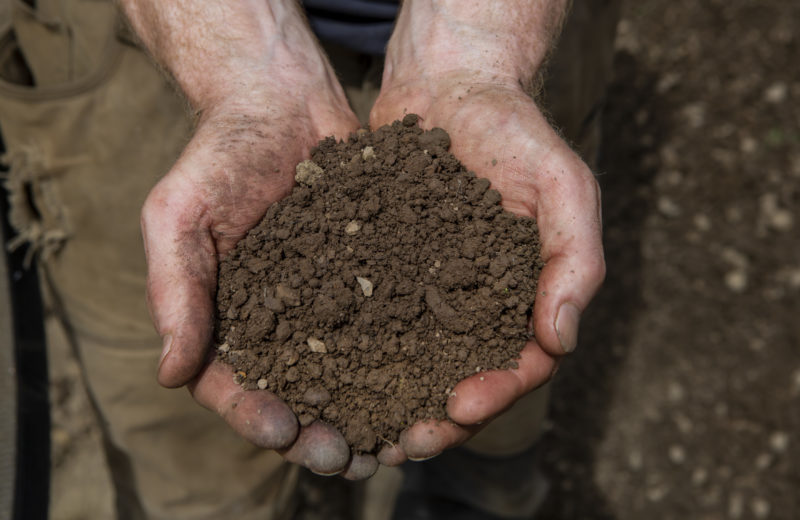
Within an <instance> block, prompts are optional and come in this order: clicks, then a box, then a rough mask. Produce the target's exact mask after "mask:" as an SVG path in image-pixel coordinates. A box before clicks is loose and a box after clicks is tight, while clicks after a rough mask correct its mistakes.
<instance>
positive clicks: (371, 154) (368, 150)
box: [361, 146, 375, 161]
mask: <svg viewBox="0 0 800 520" xmlns="http://www.w3.org/2000/svg"><path fill="white" fill-rule="evenodd" d="M361 158H362V159H364V160H365V161H369V160H370V159H374V158H375V149H374V148H373V147H371V146H365V147H364V149H363V150H361Z"/></svg>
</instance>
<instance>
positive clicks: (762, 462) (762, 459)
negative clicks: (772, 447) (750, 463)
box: [756, 453, 772, 471]
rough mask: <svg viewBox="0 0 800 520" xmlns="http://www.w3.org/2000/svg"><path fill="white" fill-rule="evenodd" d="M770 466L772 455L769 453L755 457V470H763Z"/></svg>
mask: <svg viewBox="0 0 800 520" xmlns="http://www.w3.org/2000/svg"><path fill="white" fill-rule="evenodd" d="M771 465H772V454H770V453H761V454H760V455H759V456H758V457H756V469H758V470H761V471H763V470H765V469H767V468H768V467H770V466H771Z"/></svg>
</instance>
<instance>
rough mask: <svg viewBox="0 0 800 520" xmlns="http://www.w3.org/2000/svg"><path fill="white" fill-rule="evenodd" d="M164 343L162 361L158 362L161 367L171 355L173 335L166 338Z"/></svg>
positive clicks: (163, 339)
mask: <svg viewBox="0 0 800 520" xmlns="http://www.w3.org/2000/svg"><path fill="white" fill-rule="evenodd" d="M162 341H163V343H162V345H163V346H162V347H161V359H159V360H158V364H159V366H160V365H161V363H163V362H164V358H165V357H167V354H169V351H170V349H171V348H172V334H167V335H166V336H164V337H163V338H162Z"/></svg>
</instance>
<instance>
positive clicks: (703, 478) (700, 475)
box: [692, 468, 708, 487]
mask: <svg viewBox="0 0 800 520" xmlns="http://www.w3.org/2000/svg"><path fill="white" fill-rule="evenodd" d="M707 481H708V470H706V469H705V468H695V469H694V471H692V484H694V485H695V486H697V487H700V486H702V485H703V484H705V483H706V482H707Z"/></svg>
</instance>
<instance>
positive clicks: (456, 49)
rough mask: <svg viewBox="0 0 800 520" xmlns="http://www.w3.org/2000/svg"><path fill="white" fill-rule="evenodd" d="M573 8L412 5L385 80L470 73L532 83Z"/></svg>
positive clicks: (455, 1)
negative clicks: (413, 76)
mask: <svg viewBox="0 0 800 520" xmlns="http://www.w3.org/2000/svg"><path fill="white" fill-rule="evenodd" d="M569 3H570V2H569V0H538V1H533V0H497V1H492V2H485V1H468V0H407V1H406V2H404V4H403V9H402V11H401V13H400V16H399V18H398V22H397V27H396V29H395V32H394V34H393V35H392V39H391V41H390V43H389V47H388V50H387V60H386V61H387V70H386V73H385V76H384V79H385V80H387V79H388V80H390V81H391V80H395V81H403V80H404V79H405V78H404V76H406V75H409V76H410V75H414V74H416V75H426V74H431V75H432V76H433V75H442V74H445V75H446V74H452V75H458V74H460V73H463V72H466V73H469V74H470V75H474V76H475V77H476V79H478V80H480V79H481V78H486V79H490V78H503V79H509V80H511V81H515V82H522V83H527V82H528V81H530V80H531V78H533V76H534V75H535V74H536V71H537V70H538V68H539V66H540V65H541V64H542V62H543V61H544V59H545V57H546V55H547V52H548V50H549V48H550V46H551V45H552V43H553V40H554V39H555V37H556V36H557V35H558V33H559V32H560V30H561V25H562V22H563V20H564V17H565V15H566V11H567V9H568V6H569ZM408 79H411V78H410V77H409V78H408Z"/></svg>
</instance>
